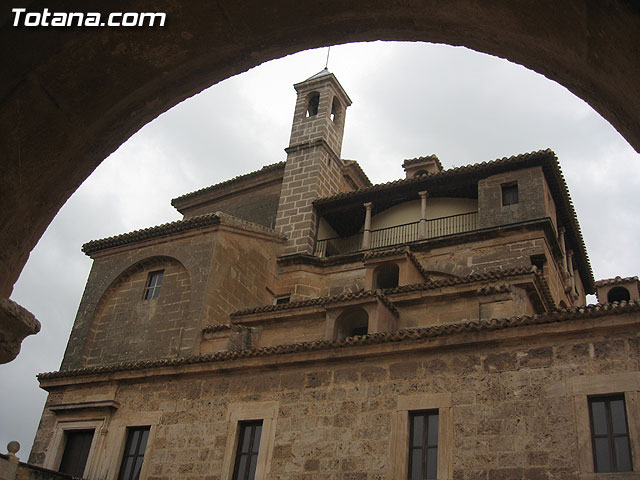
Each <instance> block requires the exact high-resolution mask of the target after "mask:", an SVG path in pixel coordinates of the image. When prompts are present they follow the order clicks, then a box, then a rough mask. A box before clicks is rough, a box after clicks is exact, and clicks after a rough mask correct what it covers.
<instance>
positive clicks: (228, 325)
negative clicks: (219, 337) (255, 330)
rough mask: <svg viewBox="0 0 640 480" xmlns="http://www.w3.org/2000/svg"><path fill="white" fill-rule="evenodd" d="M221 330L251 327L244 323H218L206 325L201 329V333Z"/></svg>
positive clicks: (247, 328)
mask: <svg viewBox="0 0 640 480" xmlns="http://www.w3.org/2000/svg"><path fill="white" fill-rule="evenodd" d="M223 330H233V331H235V332H238V331H244V330H251V328H249V327H247V326H245V325H236V324H233V323H219V324H217V325H207V326H205V327H204V328H203V329H202V333H215V332H221V331H223Z"/></svg>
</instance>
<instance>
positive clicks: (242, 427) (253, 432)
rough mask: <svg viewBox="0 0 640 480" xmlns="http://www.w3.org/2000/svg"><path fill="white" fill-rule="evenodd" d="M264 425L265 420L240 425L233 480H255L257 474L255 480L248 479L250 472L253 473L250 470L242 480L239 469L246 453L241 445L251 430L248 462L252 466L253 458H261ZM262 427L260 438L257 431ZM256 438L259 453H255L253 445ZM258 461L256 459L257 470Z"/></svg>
mask: <svg viewBox="0 0 640 480" xmlns="http://www.w3.org/2000/svg"><path fill="white" fill-rule="evenodd" d="M262 424H263V420H244V421H240V422H239V424H238V444H237V445H236V459H235V461H234V467H233V480H254V479H255V473H256V472H254V475H253V478H247V477H248V475H249V472H250V471H251V469H250V468H249V470H248V471H247V473H246V474H245V475H244V476H243V478H240V477H239V476H238V475H239V472H238V467H239V465H240V460H241V459H242V456H243V455H244V454H245V452H243V451H242V448H241V443H242V441H243V440H244V435H246V432H247V429H251V433H250V435H251V437H250V438H249V449H248V451H247V452H246V454H247V455H248V457H249V461H248V465H251V457H254V456H255V457H260V443H261V440H262ZM258 426H259V427H260V434H259V435H260V436H259V437H258V435H257V434H256V429H257V427H258ZM256 438H257V439H258V450H257V452H253V445H254V443H255V441H256ZM257 463H258V461H257V459H256V470H257V468H258V467H257Z"/></svg>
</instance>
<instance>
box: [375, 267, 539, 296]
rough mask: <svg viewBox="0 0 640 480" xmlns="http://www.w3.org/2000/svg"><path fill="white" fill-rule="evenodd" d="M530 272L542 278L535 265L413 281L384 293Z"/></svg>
mask: <svg viewBox="0 0 640 480" xmlns="http://www.w3.org/2000/svg"><path fill="white" fill-rule="evenodd" d="M528 273H534V274H536V275H537V276H538V277H540V278H542V275H541V273H540V271H539V270H538V269H537V268H536V267H535V266H530V267H514V268H510V269H508V270H492V271H490V272H485V273H472V274H470V275H465V276H464V277H456V278H444V279H441V280H427V281H426V282H424V283H413V284H411V285H402V286H400V287H395V288H387V289H385V290H384V293H385V294H387V295H392V294H395V293H405V292H414V291H418V290H433V289H436V288H442V287H451V286H454V285H464V284H468V283H474V282H481V281H485V280H499V279H503V278H507V277H514V276H517V275H524V274H528Z"/></svg>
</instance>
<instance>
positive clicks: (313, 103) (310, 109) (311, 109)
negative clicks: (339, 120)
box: [307, 92, 320, 118]
mask: <svg viewBox="0 0 640 480" xmlns="http://www.w3.org/2000/svg"><path fill="white" fill-rule="evenodd" d="M307 98H308V100H307V118H308V117H313V116H315V115H317V114H318V106H319V105H320V94H319V93H318V92H312V93H310V94H309V96H308V97H307Z"/></svg>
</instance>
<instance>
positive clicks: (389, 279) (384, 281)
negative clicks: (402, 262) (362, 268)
mask: <svg viewBox="0 0 640 480" xmlns="http://www.w3.org/2000/svg"><path fill="white" fill-rule="evenodd" d="M399 279H400V267H399V266H398V264H397V263H395V262H388V263H383V264H382V265H378V266H377V267H375V268H374V270H373V288H374V289H378V288H379V289H385V288H396V287H397V286H398V281H399Z"/></svg>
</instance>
